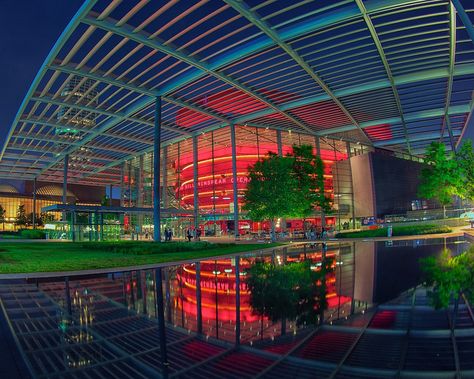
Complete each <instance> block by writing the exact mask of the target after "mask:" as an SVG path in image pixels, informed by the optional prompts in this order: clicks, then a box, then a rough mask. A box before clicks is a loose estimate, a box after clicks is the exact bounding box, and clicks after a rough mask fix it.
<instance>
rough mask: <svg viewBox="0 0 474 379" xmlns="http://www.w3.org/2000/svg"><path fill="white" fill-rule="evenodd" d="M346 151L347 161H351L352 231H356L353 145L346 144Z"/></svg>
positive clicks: (349, 163)
mask: <svg viewBox="0 0 474 379" xmlns="http://www.w3.org/2000/svg"><path fill="white" fill-rule="evenodd" d="M346 150H347V159H348V160H349V162H347V163H348V165H349V174H350V175H351V208H352V212H351V213H352V229H355V222H356V221H355V201H354V183H353V181H352V167H351V161H350V159H351V143H350V142H346Z"/></svg>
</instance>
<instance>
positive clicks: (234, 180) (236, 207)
mask: <svg viewBox="0 0 474 379" xmlns="http://www.w3.org/2000/svg"><path fill="white" fill-rule="evenodd" d="M230 144H231V148H232V187H233V192H234V237H235V238H236V239H237V238H239V194H238V192H237V146H236V142H235V125H234V124H230Z"/></svg>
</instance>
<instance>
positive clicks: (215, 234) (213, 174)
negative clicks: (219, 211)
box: [211, 131, 217, 237]
mask: <svg viewBox="0 0 474 379" xmlns="http://www.w3.org/2000/svg"><path fill="white" fill-rule="evenodd" d="M211 154H212V156H211V159H212V162H211V165H212V168H211V170H212V217H213V219H214V225H213V230H214V237H217V227H216V223H217V219H216V175H215V174H216V171H215V160H214V132H213V131H212V132H211Z"/></svg>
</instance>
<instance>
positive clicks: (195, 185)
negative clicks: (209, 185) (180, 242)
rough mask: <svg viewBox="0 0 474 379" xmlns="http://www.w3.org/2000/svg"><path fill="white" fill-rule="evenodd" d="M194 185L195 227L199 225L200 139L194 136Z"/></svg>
mask: <svg viewBox="0 0 474 379" xmlns="http://www.w3.org/2000/svg"><path fill="white" fill-rule="evenodd" d="M193 185H194V193H193V195H194V229H197V228H198V227H199V198H198V196H199V193H198V139H197V136H194V137H193Z"/></svg>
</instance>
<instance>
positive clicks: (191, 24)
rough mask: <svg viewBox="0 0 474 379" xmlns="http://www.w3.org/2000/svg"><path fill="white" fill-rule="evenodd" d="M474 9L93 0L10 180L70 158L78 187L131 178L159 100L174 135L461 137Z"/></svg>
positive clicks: (42, 87)
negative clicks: (246, 131)
mask: <svg viewBox="0 0 474 379" xmlns="http://www.w3.org/2000/svg"><path fill="white" fill-rule="evenodd" d="M463 6H464V7H469V8H470V9H464V8H463ZM473 7H474V2H473V1H468V0H465V1H419V0H384V1H377V0H365V1H362V0H357V1H329V0H324V1H323V0H320V1H316V0H314V1H297V2H292V1H286V2H285V1H250V0H244V1H235V0H232V1H225V2H219V1H180V2H178V1H139V2H137V1H111V0H104V1H94V0H85V1H84V4H83V6H82V7H81V8H80V9H79V11H78V12H77V14H76V15H75V16H74V18H73V19H72V20H71V22H70V23H69V24H68V26H67V28H66V29H65V30H64V32H63V34H62V35H61V36H60V38H59V39H58V41H57V43H56V44H55V45H54V47H53V49H52V51H51V52H50V54H49V55H48V57H47V58H46V60H45V62H44V64H43V65H42V66H41V68H40V70H39V72H38V74H37V75H36V77H35V80H34V82H33V83H32V86H31V88H30V90H29V91H28V93H27V94H26V96H25V99H24V101H23V102H22V105H21V106H20V109H19V110H18V113H17V115H16V117H15V119H14V122H13V125H12V128H11V129H10V131H9V133H8V135H7V136H6V137H7V138H6V143H5V145H4V147H3V149H2V150H1V151H0V176H3V177H11V176H12V175H14V176H17V177H21V179H33V178H37V179H38V180H41V181H45V182H46V181H47V182H60V181H62V175H63V164H64V158H65V156H66V155H68V156H69V170H68V175H70V177H71V178H73V179H74V181H75V182H76V183H83V184H90V183H97V184H101V185H107V184H119V183H120V181H121V173H120V164H121V163H122V162H124V161H126V160H128V159H131V158H133V157H137V156H138V155H141V154H142V153H145V152H152V151H153V142H154V140H153V125H154V121H155V120H154V117H155V116H154V110H155V104H156V98H157V96H160V97H161V100H162V103H161V104H162V106H161V113H160V114H161V115H162V117H161V120H162V122H161V125H162V133H161V140H162V143H163V146H165V145H169V144H172V143H175V142H177V141H181V140H182V139H183V138H189V137H192V136H197V135H200V134H201V133H206V132H208V131H211V130H217V129H219V128H223V127H226V126H228V125H230V124H233V125H236V126H243V125H245V124H247V125H248V126H249V127H252V128H253V127H257V128H261V129H263V128H267V127H268V128H276V129H279V130H283V131H288V132H289V131H292V132H293V133H302V134H308V135H311V136H319V137H323V138H333V139H334V140H344V141H353V142H360V143H362V144H366V145H369V146H376V147H383V148H386V149H391V150H395V151H399V152H403V153H405V152H407V153H410V154H412V155H418V154H420V155H422V154H423V153H424V152H425V150H426V147H427V146H428V145H429V144H430V143H431V142H432V141H439V140H442V141H444V142H445V143H446V144H447V145H448V150H449V149H454V148H455V147H456V146H457V144H459V142H460V140H461V138H462V135H463V134H464V131H465V130H466V127H467V125H468V121H469V120H471V121H472V117H471V113H472V110H473V108H474V102H473V98H472V91H473V89H474V55H473V42H474V31H473V30H472V24H473V20H474V12H473ZM466 25H467V26H468V27H467V28H466V27H465V26H466Z"/></svg>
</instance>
